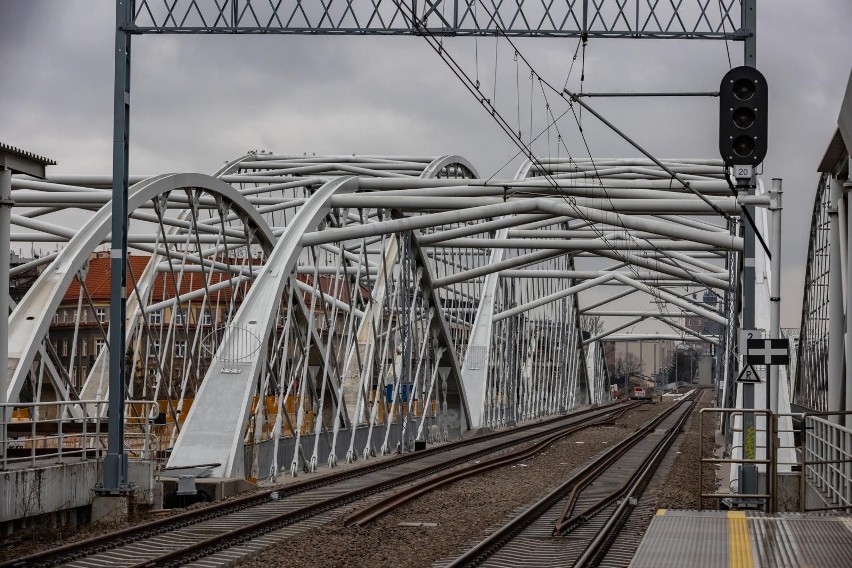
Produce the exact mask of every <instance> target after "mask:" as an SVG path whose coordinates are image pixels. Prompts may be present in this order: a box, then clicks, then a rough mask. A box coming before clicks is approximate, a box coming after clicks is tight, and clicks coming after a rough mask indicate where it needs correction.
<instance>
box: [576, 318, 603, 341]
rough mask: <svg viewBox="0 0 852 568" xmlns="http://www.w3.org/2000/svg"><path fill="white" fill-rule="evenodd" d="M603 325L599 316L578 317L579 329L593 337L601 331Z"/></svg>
mask: <svg viewBox="0 0 852 568" xmlns="http://www.w3.org/2000/svg"><path fill="white" fill-rule="evenodd" d="M603 328H604V324H603V319H602V318H601V316H580V329H581V330H583V331H585V332H587V333H588V334H589V337H594V336H595V335H597V334H599V333H600V332H602V331H603Z"/></svg>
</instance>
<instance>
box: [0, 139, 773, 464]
mask: <svg viewBox="0 0 852 568" xmlns="http://www.w3.org/2000/svg"><path fill="white" fill-rule="evenodd" d="M665 165H666V167H667V168H669V169H671V170H674V171H676V172H677V173H678V174H679V175H681V176H683V177H684V178H687V179H689V180H690V181H691V184H692V187H693V188H697V189H699V190H700V191H701V192H702V193H703V194H704V195H706V196H709V197H708V198H709V200H710V201H711V202H712V204H713V205H715V206H716V207H718V208H720V209H722V210H723V211H726V212H728V213H731V214H736V212H737V211H738V207H739V206H738V201H737V198H734V197H730V192H729V189H728V183H727V181H725V179H724V176H723V172H724V170H723V168H722V166H721V163H719V162H716V161H713V160H667V161H665ZM668 176H669V174H668V173H666V172H665V171H663V170H662V169H660V168H659V167H657V166H655V165H653V164H652V163H651V162H650V161H648V160H639V159H624V160H596V161H595V162H594V163H592V162H591V161H588V160H586V161H582V160H581V161H576V162H574V161H569V160H567V159H550V160H548V159H544V158H542V159H540V160H536V161H535V162H532V161H528V162H526V163H525V164H524V165H523V166H522V167H521V168H520V170H519V171H518V173H517V175H516V176H515V178H514V179H509V180H490V181H489V180H484V179H480V178H479V177H478V174H477V171H476V168H475V167H474V166H473V164H471V163H469V162H468V161H467V160H465V159H464V158H462V157H459V156H442V157H437V158H430V157H393V156H330V157H314V156H311V157H308V156H279V155H273V154H263V153H251V154H247V155H245V156H242V157H240V158H238V159H236V160H234V161H232V162H230V163H229V164H227V165H226V166H225V167H223V168H222V169H221V170H220V171H218V172H216V173H215V174H214V175H212V176H206V175H201V174H169V175H162V176H154V177H149V178H144V179H142V178H131V181H133V182H134V184H133V185H132V187H131V188H130V190H129V199H128V211H129V215H130V227H129V231H128V247H129V249H130V252H131V254H130V257H129V258H130V261H129V262H128V271H127V280H128V301H127V307H126V316H125V322H124V323H125V325H124V329H125V330H126V331H125V336H124V337H123V339H124V343H125V345H126V346H127V347H126V349H125V350H124V351H123V352H122V356H121V357H120V358H119V359H118V360H119V361H120V362H121V364H122V365H123V366H124V368H125V370H126V376H127V380H126V384H125V385H124V386H125V388H126V390H127V401H125V402H124V403H123V404H124V410H125V413H126V416H127V417H128V418H127V423H126V425H125V428H126V429H127V438H126V444H125V446H126V448H127V451H129V452H130V453H132V454H134V455H141V456H145V457H149V458H150V457H156V456H161V457H163V458H164V459H165V457H166V454H165V450H166V449H167V448H172V449H171V452H170V455H168V465H169V466H170V467H178V466H190V465H197V464H218V465H217V466H215V469H214V475H216V476H221V477H234V476H245V477H248V478H252V479H266V478H272V479H274V478H275V477H276V476H278V475H281V474H282V473H283V472H286V473H289V474H291V475H296V474H297V473H299V472H300V471H303V470H306V471H312V470H315V469H316V468H317V467H320V466H323V465H328V466H333V465H335V464H336V463H337V462H338V460H347V461H351V460H355V459H366V458H369V457H371V456H372V455H375V454H376V453H387V452H392V451H397V450H400V451H404V450H408V449H411V448H412V447H413V446H414V444H415V442H426V443H430V442H434V441H438V440H446V439H449V438H454V437H457V436H459V435H460V434H461V433H463V432H466V431H468V430H474V429H478V428H482V427H492V428H499V427H505V426H511V425H513V424H516V423H518V422H523V421H528V420H533V419H536V418H539V417H542V416H547V415H553V414H558V413H563V412H565V411H568V410H570V409H572V408H574V407H576V406H577V405H581V404H586V403H596V402H600V401H602V400H604V399H605V398H606V397H607V396H608V393H607V388H608V380H607V377H606V368H605V366H604V364H603V353H602V349H601V348H600V341H601V340H602V339H604V338H606V337H608V336H610V335H612V334H614V333H617V332H618V331H620V330H622V329H623V328H625V327H626V325H625V324H623V323H619V324H617V325H616V324H610V326H609V327H608V328H607V329H604V330H601V331H599V332H598V333H596V334H594V335H593V334H590V333H584V332H583V330H582V329H581V325H580V316H581V313H582V312H583V311H585V310H591V309H594V308H597V307H600V306H602V305H605V304H607V303H609V302H611V301H614V300H617V299H618V298H621V297H623V296H625V295H626V294H628V293H635V292H640V293H642V294H647V295H649V296H650V297H651V299H653V300H654V301H655V302H657V303H658V304H659V305H660V306H661V307H660V308H659V309H658V310H652V311H647V312H643V313H640V314H639V315H638V316H636V317H634V318H633V319H631V320H630V322H629V323H628V324H627V325H632V324H634V323H636V322H638V321H641V320H644V319H649V318H653V319H657V320H660V321H663V322H665V323H667V324H668V325H669V326H671V327H672V328H673V329H674V330H675V331H677V332H678V333H687V334H690V335H692V336H694V337H696V338H697V339H699V340H702V341H707V342H710V343H712V344H714V345H718V346H719V349H720V350H722V351H723V352H725V353H728V352H730V349H731V347H730V344H729V337H730V334H727V333H725V334H723V335H722V336H719V337H716V336H713V337H708V336H703V335H701V334H700V333H697V332H695V331H693V330H691V329H689V328H687V327H685V326H684V325H682V324H680V323H678V322H677V321H676V318H675V317H671V316H670V314H669V311H668V310H669V309H668V308H667V307H665V306H673V307H674V308H675V309H677V310H678V314H680V310H685V311H687V312H688V313H691V314H694V315H697V316H700V317H704V318H707V319H709V320H712V321H715V322H718V323H719V324H721V325H722V326H723V327H727V326H728V324H729V321H730V317H731V316H730V314H731V313H732V312H729V313H728V314H726V313H721V312H717V311H715V310H713V309H711V308H709V307H708V306H706V305H703V304H701V303H699V302H696V301H693V300H692V298H691V295H690V294H691V292H692V291H695V290H705V289H707V288H710V289H712V290H714V291H716V293H717V294H719V295H724V294H725V292H726V291H727V290H728V289H729V288H730V287H731V282H732V281H735V280H736V278H737V275H738V274H739V272H738V264H737V263H733V264H731V263H729V262H726V259H727V258H728V255H729V254H731V253H732V252H736V251H741V250H742V249H743V239H742V238H740V237H739V236H737V235H736V234H732V233H731V231H730V229H729V228H728V227H725V226H721V225H719V224H717V223H715V224H714V222H712V219H713V218H715V216H716V215H717V214H716V212H715V211H714V210H713V208H712V207H711V205H709V204H708V203H705V202H704V201H702V200H701V199H699V198H698V197H696V196H695V195H694V194H692V193H689V192H687V191H686V190H685V189H682V188H677V187H672V184H671V183H670V180H669V178H668ZM111 185H112V180H111V179H110V178H104V177H98V176H61V177H55V178H52V179H50V180H49V181H36V180H33V179H30V178H26V177H23V176H18V177H15V178H14V179H13V180H12V186H13V196H14V201H15V209H14V211H13V214H12V223H13V225H14V226H16V227H18V228H19V229H16V230H15V231H14V232H13V233H12V235H11V236H12V240H13V242H15V241H17V242H33V241H37V242H50V241H55V242H61V243H63V248H62V250H61V251H59V252H57V253H53V254H49V255H46V256H43V257H42V258H38V259H33V260H31V261H29V262H27V263H25V264H23V265H21V266H18V267H16V268H15V269H13V271H12V273H13V276H17V275H19V274H23V273H25V272H27V271H33V270H38V271H40V273H39V276H38V278H37V279H36V280H35V281H34V283H33V284H32V285H31V286H29V289H28V291H27V292H26V294H25V295H24V296H23V298H22V299H21V300H20V302H19V303H18V304H17V306H16V307H15V309H14V311H13V313H12V316H11V318H10V331H9V362H8V364H9V368H10V369H11V370H12V371H11V373H12V380H11V384H10V386H9V389H8V391H7V393H6V394H7V396H8V400H9V401H10V402H11V406H12V407H13V408H15V409H16V410H17V412H18V413H19V415H21V413H24V414H27V413H28V414H27V417H28V418H30V419H32V420H33V421H35V420H36V419H39V416H38V409H39V408H42V407H41V406H39V405H45V404H47V405H49V404H50V403H48V401H50V400H53V399H59V400H60V401H61V406H59V407H58V408H59V411H58V413H59V415H58V416H57V415H56V414H54V415H53V416H50V417H49V418H51V419H57V418H60V419H62V420H63V421H67V422H68V423H69V424H70V423H73V422H75V421H76V422H80V421H84V422H85V421H86V420H89V419H91V418H92V417H97V416H100V417H103V416H104V415H105V414H106V405H105V404H103V401H105V400H108V399H111V398H113V397H111V396H110V394H111V393H110V392H109V388H110V384H109V381H108V380H107V376H108V375H107V372H106V371H107V369H108V367H109V365H110V364H111V361H112V360H113V357H114V352H115V350H114V348H113V347H112V345H113V343H112V342H111V341H110V338H109V337H108V335H107V330H105V329H104V325H103V324H104V323H106V321H107V316H106V314H104V313H102V312H98V305H96V304H97V302H96V300H93V297H95V294H94V292H95V291H94V290H91V289H89V285H90V284H89V285H87V282H91V280H90V279H89V278H87V274H88V271H90V270H95V267H96V265H97V263H98V262H102V261H101V259H99V258H98V255H97V254H96V251H97V250H100V249H101V248H102V246H103V244H104V243H107V242H109V240H108V236H109V235H108V233H109V231H110V224H111V219H110V215H111V206H112V202H111V193H110V191H108V190H107V189H105V188H106V187H109V186H111ZM748 200H749V201H748V202H749V203H752V204H757V205H766V204H767V203H768V199H767V198H766V197H765V196H757V197H751V198H748ZM68 207H74V208H77V209H79V210H81V211H84V212H89V213H88V214H89V215H90V216H89V218H88V220H87V221H86V222H85V223H84V224H83V226H82V227H81V228H79V229H70V228H68V227H63V226H61V225H57V224H56V223H55V222H50V221H49V220H48V219H50V218H51V217H50V215H51V214H52V213H54V212H55V211H56V210H57V208H68ZM586 258H598V259H602V261H601V262H603V261H605V262H606V266H604V267H597V268H594V269H585V270H584V269H582V267H578V266H577V264H576V263H577V262H579V261H583V262H586V261H585V260H584V259H586ZM599 263H600V262H599ZM100 266H103V262H102V264H101V265H100ZM100 270H102V268H101V269H100ZM731 270H733V272H731ZM603 286H606V287H608V288H607V289H610V290H613V294H612V296H611V297H609V298H608V299H606V300H604V301H599V302H595V303H593V304H590V305H587V306H585V307H581V306H580V305H579V304H578V302H577V294H578V293H579V292H581V291H583V290H586V289H589V288H592V287H603ZM60 312H61V315H60ZM69 316H70V317H69ZM87 330H88V331H87ZM109 331H110V332H112V331H113V330H112V329H110V330H109ZM59 333H64V335H63V337H69V338H71V342H70V344H71V350H70V353H68V352H67V347H66V345H65V344H64V343H63V344H62V348H61V349H60V348H59V346H58V345H57V343H56V342H57V338H58V337H59V335H58V334H59ZM85 333H89V334H90V336H91V335H92V334H94V336H95V337H96V338H97V339H98V344H99V345H102V346H103V348H100V349H95V348H94V347H92V346H91V344H90V345H89V347H88V348H83V347H78V345H81V343H80V337H82V336H83V335H85ZM82 349H89V350H90V351H89V352H88V356H89V359H88V361H90V363H89V364H86V367H85V372H81V371H82V368H81V367H80V365H81V363H80V361H81V358H80V354H81V350H82ZM75 350H77V351H75ZM83 354H86V353H83ZM725 372H726V373H728V382H730V380H731V373H732V372H733V371H732V370H731V369H727V368H726V370H725ZM75 377H77V379H76V382H75ZM722 380H725V379H724V377H723V378H722ZM133 401H136V402H133ZM57 404H59V403H57ZM42 412H43V411H42ZM46 414H47V413H44V412H43V414H42V416H41V418H48V416H46ZM5 426H6V424H4V427H5ZM60 433H61V429H60ZM60 438H61V435H60ZM84 438H85V440H83V441H82V443H84V444H88V446H87V448H89V449H95V450H97V449H99V448H101V447H102V446H101V444H103V440H102V439H101V437H100V436H99V435H98V434H95V433H94V429H91V430H89V434H88V436H84ZM4 440H8V438H6V437H4ZM52 443H56V444H66V443H72V441H71V440H69V439H67V437H66V439H61V440H58V439H55V438H54V442H52ZM73 443H78V444H79V443H81V440H80V437H79V436H78V437H77V438H74V440H73ZM8 450H9V447H8V443H7V444H6V447H4V448H3V452H4V454H3V455H4V457H6V454H7V453H8ZM4 463H5V462H4Z"/></svg>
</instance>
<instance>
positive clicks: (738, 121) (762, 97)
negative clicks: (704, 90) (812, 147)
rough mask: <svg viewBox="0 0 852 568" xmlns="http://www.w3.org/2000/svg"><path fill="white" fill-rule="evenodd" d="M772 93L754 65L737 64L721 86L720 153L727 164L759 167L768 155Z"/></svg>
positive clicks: (726, 75)
mask: <svg viewBox="0 0 852 568" xmlns="http://www.w3.org/2000/svg"><path fill="white" fill-rule="evenodd" d="M768 101H769V94H768V90H767V85H766V78H765V77H764V76H763V74H762V73H761V72H760V71H758V70H757V69H755V68H754V67H746V66H742V67H735V68H734V69H731V70H730V71H728V72H727V73H725V76H724V77H722V83H721V84H720V85H719V154H720V155H721V156H722V160H723V161H724V162H725V165H726V166H728V167H732V166H735V165H743V166H752V167H754V166H757V165H758V164H760V163H761V162H762V161H763V159H764V158H765V157H766V150H767V142H768V140H767V133H768V120H767V119H768V114H767V102H768Z"/></svg>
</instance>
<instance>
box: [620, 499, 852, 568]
mask: <svg viewBox="0 0 852 568" xmlns="http://www.w3.org/2000/svg"><path fill="white" fill-rule="evenodd" d="M847 566H848V567H852V517H849V516H827V515H819V516H817V515H800V514H795V513H777V514H767V513H760V512H751V511H749V512H745V511H675V510H667V509H660V510H659V511H657V516H656V517H654V519H653V521H651V525H650V526H649V527H648V531H647V532H646V533H645V537H644V538H643V539H642V543H641V544H640V545H639V549H638V550H637V551H636V555H635V556H634V557H633V561H632V562H631V563H630V568H684V567H689V568H752V567H765V568H776V567H777V568H798V567H809V568H821V567H826V568H841V567H847Z"/></svg>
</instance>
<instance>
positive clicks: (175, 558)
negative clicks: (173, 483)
mask: <svg viewBox="0 0 852 568" xmlns="http://www.w3.org/2000/svg"><path fill="white" fill-rule="evenodd" d="M622 408H625V403H614V404H609V405H605V406H602V407H598V408H592V409H585V410H582V411H578V412H574V413H571V414H569V415H566V416H562V417H559V418H554V419H550V420H547V421H543V422H539V423H535V424H529V425H525V426H522V427H519V428H515V429H512V430H510V431H505V432H496V433H492V434H488V435H485V436H480V437H476V438H471V439H467V440H462V441H458V442H453V443H448V444H443V445H441V446H436V447H433V448H430V449H428V450H424V451H420V452H416V453H411V454H405V455H400V456H396V457H392V458H389V459H385V460H380V461H377V462H376V463H374V464H370V465H366V466H363V467H360V468H356V469H350V470H346V471H342V472H340V473H336V474H332V475H327V476H323V477H321V478H317V479H313V480H306V481H303V482H298V483H293V484H289V485H286V486H283V487H278V488H274V489H269V490H265V491H261V492H258V493H254V494H252V495H249V496H246V497H243V498H240V499H236V500H232V501H228V502H224V503H219V504H215V505H212V506H209V507H206V508H204V509H200V510H196V511H189V512H184V513H180V514H177V515H174V516H172V517H170V518H167V519H161V520H157V521H152V522H148V523H144V524H142V525H137V526H134V527H130V528H127V529H123V530H120V531H117V532H113V533H109V534H105V535H102V536H98V537H94V538H91V539H87V540H85V541H80V542H77V543H72V544H69V545H65V546H62V547H58V548H54V549H51V550H48V551H44V552H40V553H36V554H32V555H29V556H26V557H21V558H18V559H14V560H10V561H7V562H3V563H0V568H9V567H30V566H39V567H41V566H56V565H60V564H62V565H67V566H72V567H75V568H88V567H94V566H125V567H135V568H141V567H143V566H144V567H149V566H178V565H183V564H187V563H192V562H196V561H201V559H206V558H207V557H210V556H211V555H220V556H227V555H228V550H229V549H231V548H232V547H242V548H246V547H249V548H252V547H255V546H259V547H261V548H262V547H265V546H267V545H268V544H267V543H265V540H266V539H264V538H262V537H264V535H268V534H270V533H273V532H275V531H280V530H282V529H284V528H285V527H291V526H293V525H295V524H297V523H307V525H305V526H311V525H312V524H321V523H323V522H327V520H329V517H328V514H329V513H330V512H331V511H334V510H335V509H339V508H340V507H344V506H346V505H348V504H351V503H354V502H356V501H358V500H361V499H364V498H368V497H370V496H373V495H376V494H378V493H381V492H383V491H387V490H390V489H393V488H395V487H398V486H401V485H405V484H408V483H413V482H415V481H417V480H419V479H422V478H424V477H428V476H430V475H433V474H435V473H438V472H441V471H442V470H446V469H449V468H453V467H455V466H457V465H459V464H462V463H465V462H467V461H469V460H472V459H475V458H477V457H481V456H484V455H487V454H490V453H493V452H498V451H501V450H504V449H507V448H510V447H512V446H515V445H518V444H524V443H527V442H532V441H535V440H536V439H538V438H541V437H542V436H549V437H552V436H553V435H554V434H556V433H558V432H563V431H565V430H566V429H570V428H572V427H575V426H576V425H577V423H578V422H580V421H584V420H589V419H592V420H593V421H594V420H597V419H599V418H601V417H606V416H610V415H613V414H614V413H615V412H619V411H620V410H621V409H622ZM273 497H277V499H274V498H273ZM332 517H333V515H332ZM253 541H254V544H253ZM241 554H245V551H243V552H242V553H241ZM220 564H221V563H220ZM199 565H205V564H204V562H202V563H201V564H199ZM207 565H211V566H212V565H217V564H216V563H213V562H210V563H208V564H207Z"/></svg>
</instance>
